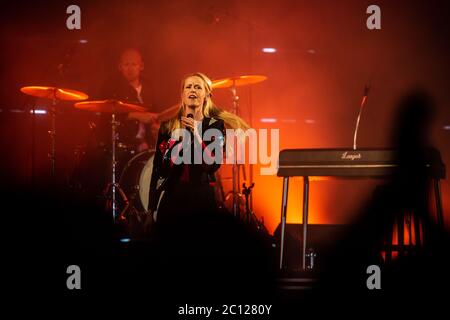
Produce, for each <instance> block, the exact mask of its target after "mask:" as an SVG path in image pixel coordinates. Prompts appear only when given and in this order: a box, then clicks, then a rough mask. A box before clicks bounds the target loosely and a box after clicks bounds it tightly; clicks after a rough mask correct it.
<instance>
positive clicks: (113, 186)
mask: <svg viewBox="0 0 450 320" xmlns="http://www.w3.org/2000/svg"><path fill="white" fill-rule="evenodd" d="M112 111H113V112H112V114H111V149H112V150H111V182H110V183H109V184H108V185H107V187H106V190H105V195H108V193H109V192H111V203H110V205H109V206H108V207H109V208H108V209H111V211H112V218H113V223H116V219H117V212H118V208H117V195H118V193H121V194H122V193H123V192H122V190H121V189H120V186H119V184H118V183H117V160H116V144H117V139H118V137H117V126H118V124H119V122H118V121H116V113H115V104H114V105H113V110H112Z"/></svg>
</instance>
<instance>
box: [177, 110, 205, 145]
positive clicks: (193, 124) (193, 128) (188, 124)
mask: <svg viewBox="0 0 450 320" xmlns="http://www.w3.org/2000/svg"><path fill="white" fill-rule="evenodd" d="M181 123H182V124H183V126H184V127H185V128H186V129H188V130H189V131H190V132H191V134H192V135H194V136H195V137H196V138H197V139H200V141H201V137H200V135H199V134H198V128H197V124H198V122H197V121H195V120H194V115H193V114H192V113H189V114H188V115H187V116H186V117H184V116H181Z"/></svg>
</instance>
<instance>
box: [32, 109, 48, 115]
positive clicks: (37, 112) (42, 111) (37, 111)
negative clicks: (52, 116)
mask: <svg viewBox="0 0 450 320" xmlns="http://www.w3.org/2000/svg"><path fill="white" fill-rule="evenodd" d="M30 113H33V110H30ZM34 114H47V110H42V109H35V110H34Z"/></svg>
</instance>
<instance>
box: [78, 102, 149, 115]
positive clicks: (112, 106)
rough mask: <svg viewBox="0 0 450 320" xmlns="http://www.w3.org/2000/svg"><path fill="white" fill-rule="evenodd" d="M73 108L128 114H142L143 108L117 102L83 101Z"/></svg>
mask: <svg viewBox="0 0 450 320" xmlns="http://www.w3.org/2000/svg"><path fill="white" fill-rule="evenodd" d="M75 108H78V109H81V110H87V111H93V112H103V113H129V112H133V111H137V112H144V111H146V109H145V108H144V107H141V106H138V105H136V104H131V103H126V102H122V101H119V100H98V101H83V102H77V103H75Z"/></svg>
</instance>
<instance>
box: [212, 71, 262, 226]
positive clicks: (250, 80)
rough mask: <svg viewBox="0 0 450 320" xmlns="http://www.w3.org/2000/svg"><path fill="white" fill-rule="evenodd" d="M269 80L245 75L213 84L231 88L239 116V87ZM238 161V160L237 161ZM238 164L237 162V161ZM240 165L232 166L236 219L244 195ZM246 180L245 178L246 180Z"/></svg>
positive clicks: (235, 109) (213, 84)
mask: <svg viewBox="0 0 450 320" xmlns="http://www.w3.org/2000/svg"><path fill="white" fill-rule="evenodd" d="M266 79H267V77H266V76H262V75H244V76H236V77H230V78H224V79H218V80H214V81H213V82H212V88H213V89H220V88H229V89H230V91H231V93H232V95H233V97H232V105H233V107H232V112H233V113H234V114H235V115H237V116H239V96H238V95H237V90H236V88H237V87H241V86H246V85H251V84H256V83H259V82H262V81H265V80H266ZM236 151H237V144H236V143H235V144H234V150H233V153H234V154H235V155H237V152H236ZM236 160H237V159H236ZM235 162H237V161H235ZM239 166H240V164H237V163H233V165H232V177H233V178H232V180H233V188H232V197H233V206H232V213H233V215H234V216H235V217H239V216H240V208H239V198H242V194H240V193H239V186H240V170H239ZM242 170H243V174H244V177H245V166H242ZM244 179H245V178H244Z"/></svg>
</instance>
